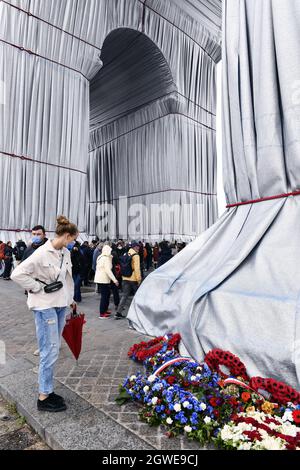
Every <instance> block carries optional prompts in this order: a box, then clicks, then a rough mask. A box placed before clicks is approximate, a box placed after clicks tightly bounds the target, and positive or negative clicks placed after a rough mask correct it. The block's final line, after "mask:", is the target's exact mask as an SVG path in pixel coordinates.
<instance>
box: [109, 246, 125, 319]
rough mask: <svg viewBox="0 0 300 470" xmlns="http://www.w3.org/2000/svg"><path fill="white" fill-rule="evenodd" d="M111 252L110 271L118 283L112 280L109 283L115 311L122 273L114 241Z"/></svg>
mask: <svg viewBox="0 0 300 470" xmlns="http://www.w3.org/2000/svg"><path fill="white" fill-rule="evenodd" d="M111 254H112V272H113V275H114V276H115V278H116V279H117V280H118V283H119V285H116V284H114V283H113V282H111V283H110V288H111V291H112V294H113V297H114V304H115V307H116V311H117V308H118V306H119V303H120V294H119V290H120V286H121V285H122V274H121V266H120V257H119V256H120V255H119V253H118V248H117V245H115V244H114V243H113V244H112V252H111Z"/></svg>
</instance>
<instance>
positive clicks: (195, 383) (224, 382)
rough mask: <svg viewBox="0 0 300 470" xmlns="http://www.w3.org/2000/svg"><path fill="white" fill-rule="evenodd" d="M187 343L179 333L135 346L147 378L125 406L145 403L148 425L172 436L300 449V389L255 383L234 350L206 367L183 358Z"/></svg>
mask: <svg viewBox="0 0 300 470" xmlns="http://www.w3.org/2000/svg"><path fill="white" fill-rule="evenodd" d="M179 342H180V335H179V334H175V335H172V334H170V335H166V336H165V337H159V338H155V339H154V340H151V341H149V342H148V343H146V342H142V343H139V344H135V345H133V346H132V348H130V350H129V352H128V355H129V357H131V358H132V359H133V360H135V361H139V362H142V363H143V364H144V366H145V373H144V374H142V373H140V372H139V373H137V374H136V375H132V376H129V377H127V378H126V379H125V380H124V383H123V384H122V385H121V386H120V395H119V397H118V398H117V400H116V401H117V403H119V404H120V405H122V404H123V403H125V402H126V401H127V400H131V401H135V402H137V403H139V405H140V413H139V416H140V419H141V420H142V421H144V422H146V423H148V424H149V425H151V426H155V425H163V426H165V428H166V435H167V436H168V437H173V436H176V435H178V434H186V435H187V436H188V438H190V439H194V440H196V441H198V442H199V443H200V444H201V445H207V444H214V445H215V446H217V447H218V448H223V449H229V450H252V449H253V450H285V449H286V450H300V394H299V393H298V392H297V391H296V390H294V389H292V388H291V387H289V386H288V385H286V384H284V383H281V382H278V381H275V380H273V379H262V378H260V377H254V378H252V379H250V378H249V377H248V375H247V371H246V367H245V366H244V364H243V363H242V362H241V361H240V360H239V358H238V357H236V356H234V355H233V354H231V353H230V352H228V351H221V350H219V349H216V350H213V351H211V352H209V353H208V354H207V356H206V358H205V361H204V362H203V363H198V362H197V361H195V360H192V359H190V358H184V357H181V356H180V355H179V352H178V344H179ZM224 368H226V372H227V373H225V372H224Z"/></svg>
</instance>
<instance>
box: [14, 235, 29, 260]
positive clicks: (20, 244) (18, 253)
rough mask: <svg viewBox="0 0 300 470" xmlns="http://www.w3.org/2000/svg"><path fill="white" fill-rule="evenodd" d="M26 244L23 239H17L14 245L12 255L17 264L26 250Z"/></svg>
mask: <svg viewBox="0 0 300 470" xmlns="http://www.w3.org/2000/svg"><path fill="white" fill-rule="evenodd" d="M26 248H27V245H26V243H25V242H24V241H23V240H18V241H17V243H16V246H15V247H14V255H15V258H16V262H17V265H18V264H20V263H21V261H22V259H23V256H24V253H25V251H26Z"/></svg>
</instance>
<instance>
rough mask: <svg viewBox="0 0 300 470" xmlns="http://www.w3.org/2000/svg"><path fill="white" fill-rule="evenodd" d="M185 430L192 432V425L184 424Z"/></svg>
mask: <svg viewBox="0 0 300 470" xmlns="http://www.w3.org/2000/svg"><path fill="white" fill-rule="evenodd" d="M184 430H185V432H192V428H191V426H184Z"/></svg>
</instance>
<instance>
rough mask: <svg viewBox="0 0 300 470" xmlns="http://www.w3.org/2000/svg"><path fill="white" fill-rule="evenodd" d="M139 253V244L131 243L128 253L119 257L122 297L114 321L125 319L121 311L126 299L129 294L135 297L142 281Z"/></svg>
mask: <svg viewBox="0 0 300 470" xmlns="http://www.w3.org/2000/svg"><path fill="white" fill-rule="evenodd" d="M139 251H140V245H139V243H138V242H136V241H132V242H131V244H130V249H129V251H128V253H125V254H124V255H123V256H121V257H120V266H121V273H122V285H123V295H122V299H121V302H120V304H119V306H118V308H117V312H116V315H115V319H116V320H120V319H121V318H125V317H123V315H122V310H123V309H124V308H125V305H126V302H127V299H128V297H129V296H130V295H131V294H133V295H135V293H136V291H137V290H138V288H139V285H140V283H141V281H142V275H141V265H140V256H139Z"/></svg>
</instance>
